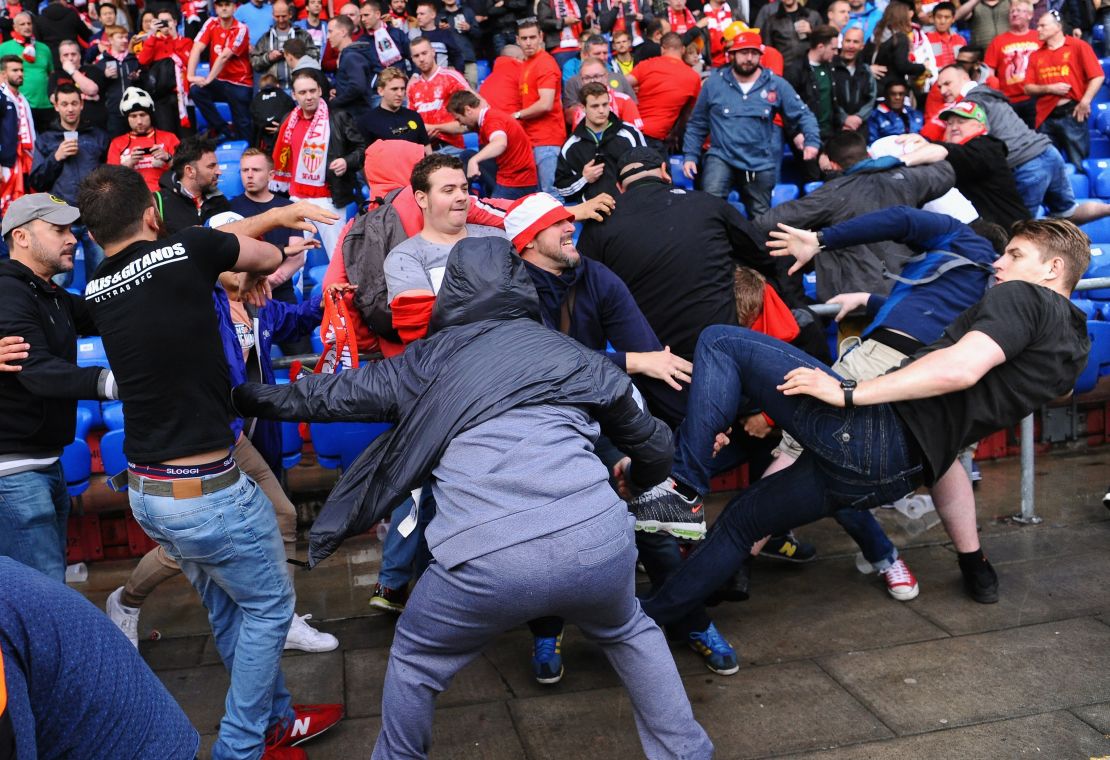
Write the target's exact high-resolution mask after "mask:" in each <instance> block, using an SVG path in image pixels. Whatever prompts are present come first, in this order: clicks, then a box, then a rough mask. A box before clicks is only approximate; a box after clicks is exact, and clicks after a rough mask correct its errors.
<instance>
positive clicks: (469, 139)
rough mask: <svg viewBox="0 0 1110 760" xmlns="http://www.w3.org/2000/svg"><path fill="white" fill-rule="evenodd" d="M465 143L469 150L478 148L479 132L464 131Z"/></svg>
mask: <svg viewBox="0 0 1110 760" xmlns="http://www.w3.org/2000/svg"><path fill="white" fill-rule="evenodd" d="M463 145H464V146H466V149H467V150H474V151H476V150H478V133H477V132H463Z"/></svg>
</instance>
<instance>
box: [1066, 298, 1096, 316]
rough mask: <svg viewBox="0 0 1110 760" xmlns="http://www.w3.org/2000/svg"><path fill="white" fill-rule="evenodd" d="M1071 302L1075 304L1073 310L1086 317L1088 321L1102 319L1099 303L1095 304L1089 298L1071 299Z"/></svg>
mask: <svg viewBox="0 0 1110 760" xmlns="http://www.w3.org/2000/svg"><path fill="white" fill-rule="evenodd" d="M1071 302H1072V303H1073V304H1075V308H1077V309H1079V310H1080V311H1081V312H1083V313H1084V314H1086V315H1087V319H1088V320H1092V321H1093V320H1096V319H1102V306H1103V304H1101V303H1096V302H1095V301H1092V300H1091V299H1089V298H1075V297H1072V299H1071Z"/></svg>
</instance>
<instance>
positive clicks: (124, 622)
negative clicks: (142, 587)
mask: <svg viewBox="0 0 1110 760" xmlns="http://www.w3.org/2000/svg"><path fill="white" fill-rule="evenodd" d="M122 596H123V586H120V587H119V588H117V589H116V590H115V591H113V592H112V593H111V594H109V595H108V601H107V602H106V603H105V604H104V611H105V612H107V613H108V619H109V620H111V621H112V622H113V623H115V624H116V627H117V628H119V629H120V630H121V631H123V635H124V636H126V637H127V640H128V641H130V642H131V643H132V644H134V645H135V648H136V649H138V648H139V609H138V608H137V607H128V606H126V605H125V604H124V603H123V602H121V601H120V597H122Z"/></svg>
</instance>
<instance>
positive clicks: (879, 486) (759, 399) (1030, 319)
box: [633, 219, 1090, 623]
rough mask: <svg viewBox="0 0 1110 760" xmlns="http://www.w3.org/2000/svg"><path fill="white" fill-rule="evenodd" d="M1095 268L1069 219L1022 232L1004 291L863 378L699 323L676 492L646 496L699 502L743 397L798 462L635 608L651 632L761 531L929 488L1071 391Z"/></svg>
mask: <svg viewBox="0 0 1110 760" xmlns="http://www.w3.org/2000/svg"><path fill="white" fill-rule="evenodd" d="M1089 262H1090V241H1089V239H1088V238H1087V236H1086V235H1085V234H1083V233H1082V232H1081V231H1080V230H1079V228H1077V227H1076V226H1075V225H1073V224H1072V223H1070V222H1067V221H1063V220H1058V219H1043V220H1036V221H1026V222H1021V223H1019V224H1017V225H1015V227H1014V233H1013V237H1012V239H1011V240H1010V243H1009V245H1008V246H1007V248H1006V252H1005V254H1004V255H1003V256H1002V257H1001V258H1000V259H999V260H998V261H997V262H996V263H995V270H996V277H997V280H998V284H997V285H995V286H994V287H993V288H991V289H990V290H988V291H987V293H986V294H985V295H984V296H983V298H982V300H980V301H979V302H978V303H977V304H975V305H974V306H972V307H971V308H969V309H968V310H966V311H965V312H963V313H962V314H961V315H959V316H958V317H957V318H956V319H955V321H954V322H953V323H952V324H951V325H950V326H949V327H948V329H947V330H946V331H945V333H944V335H943V336H942V337H941V338H940V339H939V340H937V341H936V342H935V343H933V344H931V345H929V346H926V347H925V348H923V349H921V350H920V351H918V352H917V353H916V354H914V356H913V358H912V360H911V361H910V362H909V363H907V364H906V365H905V366H903V367H902V368H901V369H899V370H897V371H894V372H891V373H889V374H886V375H882V376H880V377H876V378H873V379H870V380H864V381H861V382H858V383H857V382H855V381H851V380H841V379H840V378H839V377H837V376H836V375H834V374H833V373H832V371H831V370H829V369H828V368H827V367H825V366H824V365H822V364H820V363H818V362H815V361H814V360H813V359H811V358H810V357H809V356H807V355H806V354H803V353H802V352H801V351H798V350H796V349H794V348H792V347H791V346H788V345H786V344H785V343H782V342H780V341H777V340H774V339H772V338H768V337H766V336H764V335H761V334H758V333H754V332H752V331H750V330H745V329H743V328H734V327H724V326H714V327H710V328H708V329H706V330H705V331H704V332H703V333H702V335H701V338H700V339H699V341H698V347H697V351H696V353H695V355H694V377H693V381H692V383H691V403H690V405H689V411H688V413H687V416H686V419H685V421H684V422H683V423H682V426H681V427H680V428H679V431H678V434H677V441H676V451H675V466H674V469H673V470H672V474H673V478H674V480H673V481H672V484H673V487H672V488H671V489H668V491H669V497H664V496H662V495H660V494H661V493H662V492H663V490H664V489H660V488H656V489H653V491H652V492H649V493H650V494H652V496H651V499H653V500H655V501H659V500H661V499H663V498H669V499H670V500H671V501H672V502H673V503H674V505H675V511H676V512H678V511H682V512H685V511H687V510H688V509H689V503H690V502H692V501H696V500H697V499H698V498H699V495H700V494H704V493H707V492H708V490H709V483H708V479H709V472H710V469H709V465H710V461H711V459H712V452H713V446H714V440H715V437H716V435H717V433H718V432H720V431H722V430H725V429H727V428H728V427H729V426H730V425H731V424H732V422H733V421H734V420H735V419H736V414H737V411H738V410H739V409H740V408H741V406H742V404H743V402H744V400H745V399H746V400H750V402H751V403H753V404H755V405H756V406H758V407H759V408H761V409H763V410H764V411H765V412H766V413H767V414H768V415H770V416H771V417H772V418H773V419H774V420H775V421H776V422H777V423H778V424H779V425H780V426H781V427H782V428H783V429H784V430H785V431H786V432H788V433H789V434H790V435H791V436H793V437H794V438H795V439H796V440H797V441H798V443H800V444H801V445H802V446H803V447H804V448H805V452H804V453H803V454H802V455H801V457H800V458H799V459H798V461H797V463H796V464H794V466H793V467H791V468H790V469H789V470H788V471H784V472H780V473H777V474H775V475H772V476H770V477H768V478H764V479H762V480H760V481H758V482H756V483H755V484H754V485H752V486H751V487H750V488H748V489H746V490H744V491H743V492H742V493H740V494H739V495H738V496H737V497H736V498H734V499H733V500H732V501H731V502H730V503H729V504H728V506H727V507H726V508H725V511H724V512H723V513H722V514H721V516H720V518H718V520H717V522H716V523H715V524H714V525H713V527H712V529H710V531H709V532H708V534H707V535H706V538H705V540H704V541H703V542H702V544H701V546H700V547H699V548H698V550H697V551H696V552H695V553H694V554H693V556H691V557H690V559H689V560H687V561H686V562H685V563H684V564H683V565H682V567H681V568H680V569H679V570H678V571H677V572H676V573H675V574H674V575H672V576H671V577H670V578H669V579H668V580H667V582H666V583H665V584H664V585H663V587H662V588H661V589H660V590H659V591H658V592H657V593H656V594H655V595H654V596H652V597H651V598H650V599H647V600H646V601H645V602H644V610H645V611H646V612H647V613H648V614H649V615H651V616H652V617H653V618H655V620H656V621H657V622H659V623H667V622H669V621H671V620H674V619H676V618H677V617H679V616H681V615H683V614H686V613H687V612H689V611H690V610H691V609H694V608H696V607H697V606H698V605H701V604H702V602H703V600H704V599H705V598H706V597H708V596H709V595H710V594H712V593H713V591H715V590H716V589H717V588H719V587H720V586H721V584H722V583H724V582H725V581H726V580H727V579H728V578H729V576H730V575H731V574H732V573H733V572H735V571H736V569H737V567H738V566H739V564H740V562H741V560H742V559H743V558H744V556H746V555H747V554H748V552H749V550H750V549H751V546H752V544H753V543H754V542H756V541H758V540H759V539H761V538H762V537H764V536H767V535H775V534H778V533H782V532H783V531H786V530H790V529H792V528H797V527H799V526H801V525H805V524H807V523H810V522H813V521H815V520H818V519H820V518H822V517H826V516H829V515H831V514H832V513H833V512H835V511H836V510H837V509H840V508H843V507H853V508H855V509H870V508H872V507H877V506H879V505H881V504H885V503H889V502H892V501H894V500H895V499H898V498H901V497H903V496H905V495H906V494H907V493H909V492H911V491H913V490H915V489H916V488H917V487H918V486H920V485H922V484H925V485H929V486H932V485H933V484H934V483H935V482H936V480H937V479H938V478H939V477H940V476H941V475H943V474H944V473H945V472H946V471H947V470H948V468H949V467H950V466H951V464H952V463H953V462H954V461H955V459H956V456H957V454H958V452H959V451H960V449H961V448H963V447H965V446H968V445H970V444H971V443H974V442H975V441H978V440H980V439H981V438H983V437H984V436H985V435H988V434H989V433H992V432H994V431H996V430H998V429H1000V428H1005V427H1009V426H1011V425H1014V424H1016V423H1017V422H1018V421H1019V420H1020V419H1021V418H1022V417H1024V416H1025V415H1027V414H1029V413H1030V412H1031V411H1032V410H1034V409H1036V408H1037V407H1039V406H1041V405H1042V404H1045V403H1047V402H1048V401H1051V400H1052V399H1054V398H1057V397H1059V396H1062V395H1066V394H1067V393H1069V392H1071V389H1072V388H1073V386H1074V385H1075V381H1076V378H1077V377H1078V376H1079V373H1080V372H1081V371H1082V369H1083V367H1084V366H1085V364H1086V361H1087V352H1088V350H1089V348H1090V341H1089V339H1088V338H1087V330H1086V317H1085V316H1084V315H1083V313H1082V312H1081V311H1080V310H1079V309H1077V308H1076V307H1075V306H1074V305H1072V303H1071V302H1070V301H1069V300H1068V296H1069V295H1070V294H1071V292H1072V290H1073V289H1074V287H1075V284H1076V282H1078V281H1079V278H1080V277H1081V276H1082V274H1083V272H1084V271H1085V270H1086V269H1087V265H1088V263H1089ZM636 506H637V505H636V504H634V505H633V509H634V510H635V508H636Z"/></svg>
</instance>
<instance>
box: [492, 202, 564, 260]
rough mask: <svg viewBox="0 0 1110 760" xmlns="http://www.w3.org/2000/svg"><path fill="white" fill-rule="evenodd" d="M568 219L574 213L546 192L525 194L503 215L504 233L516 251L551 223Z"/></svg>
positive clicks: (521, 248) (521, 249)
mask: <svg viewBox="0 0 1110 760" xmlns="http://www.w3.org/2000/svg"><path fill="white" fill-rule="evenodd" d="M566 219H569V220H571V221H573V220H574V214H572V213H570V212H569V211H567V209H566V206H564V205H563V204H561V203H559V201H557V200H555V198H553V197H551V196H550V195H548V194H547V193H532V194H531V195H526V196H524V197H523V198H521V199H520V200H518V201H517V202H516V203H514V204H513V205H512V206H510V207H509V213H507V214H506V215H505V233H506V234H507V235H508V236H509V240H511V241H513V245H514V246H515V247H516V249H517V250H518V251H523V250H524V246H526V245H528V244H529V243H531V242H532V240H533V238H535V237H536V235H538V234H540V233H541V232H542V231H544V230H546V229H547V228H548V227H550V226H551V225H553V224H558V223H559V222H561V221H563V220H566Z"/></svg>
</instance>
